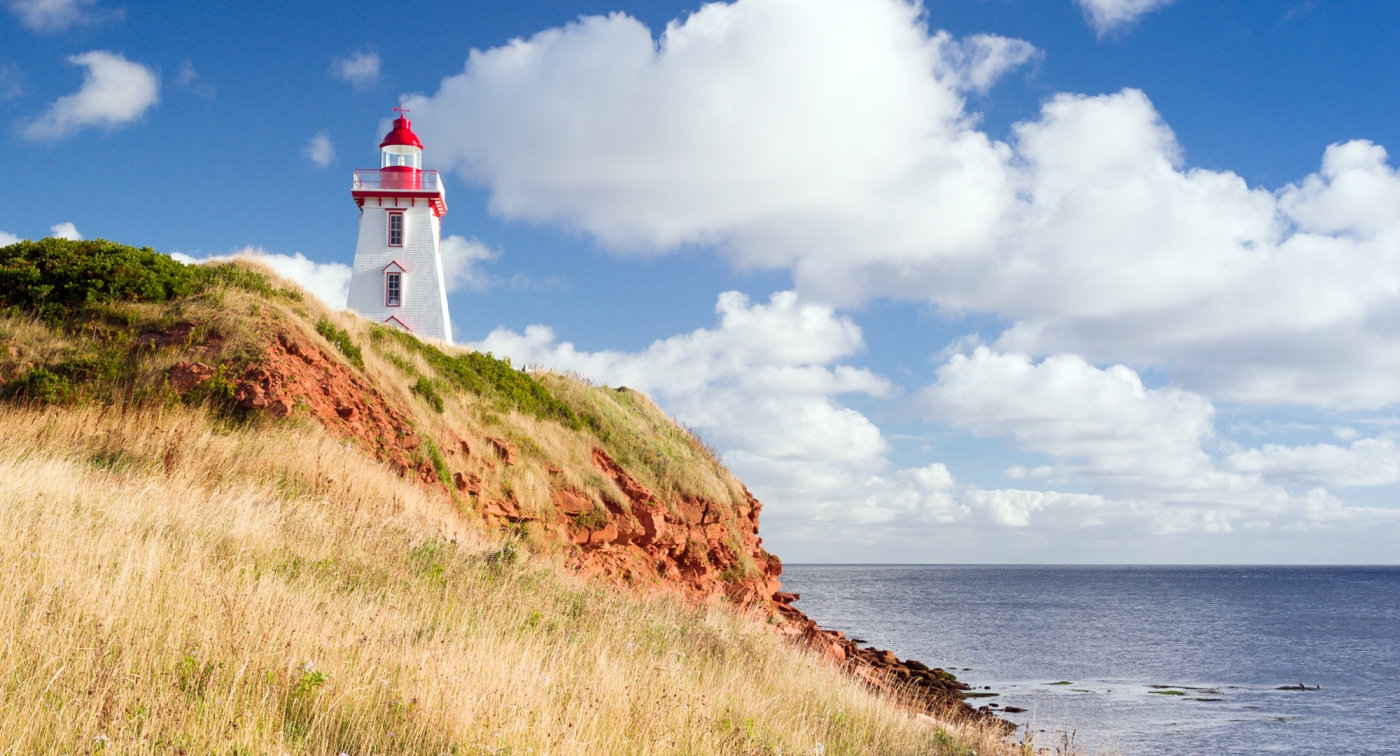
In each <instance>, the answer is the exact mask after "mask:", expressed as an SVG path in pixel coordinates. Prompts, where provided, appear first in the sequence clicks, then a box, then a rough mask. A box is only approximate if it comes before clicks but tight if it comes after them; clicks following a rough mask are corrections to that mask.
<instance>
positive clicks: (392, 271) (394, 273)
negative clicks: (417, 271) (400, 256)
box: [384, 270, 403, 307]
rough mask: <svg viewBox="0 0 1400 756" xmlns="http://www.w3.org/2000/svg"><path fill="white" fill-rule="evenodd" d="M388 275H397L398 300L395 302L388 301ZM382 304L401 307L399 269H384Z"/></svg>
mask: <svg viewBox="0 0 1400 756" xmlns="http://www.w3.org/2000/svg"><path fill="white" fill-rule="evenodd" d="M390 276H398V279H399V301H398V302H397V303H395V302H391V301H389V278H390ZM384 306H385V307H403V273H401V272H400V271H397V270H390V271H385V272H384Z"/></svg>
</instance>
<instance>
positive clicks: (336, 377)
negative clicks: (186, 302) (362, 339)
mask: <svg viewBox="0 0 1400 756" xmlns="http://www.w3.org/2000/svg"><path fill="white" fill-rule="evenodd" d="M182 325H188V324H182ZM176 328H177V329H180V326H177V327H176ZM172 330H174V329H172ZM181 330H183V331H184V335H183V337H178V334H176V335H175V336H172V335H169V334H144V335H143V336H142V338H143V339H147V338H148V337H149V340H150V341H151V343H153V344H162V343H180V342H181V341H184V340H185V339H187V338H188V337H189V334H190V330H189V329H181ZM177 337H178V340H172V339H174V338H177ZM215 372H216V369H215V368H214V367H212V366H210V365H205V364H203V363H199V362H181V363H179V364H177V365H175V366H174V367H172V368H171V369H170V372H169V376H170V385H171V388H173V389H175V390H176V391H178V392H180V393H184V392H186V391H189V390H190V389H192V388H194V387H196V386H198V385H199V384H201V383H203V382H204V381H207V380H208V379H209V378H210V377H212V376H213V375H214V374H215ZM231 380H232V382H233V384H234V401H235V402H236V403H237V406H238V408H239V409H241V410H244V411H250V412H264V413H266V414H268V415H270V416H271V417H275V418H285V417H289V416H291V415H292V413H293V412H297V413H304V414H305V415H307V416H309V417H312V418H314V419H316V420H317V421H318V422H320V423H321V424H322V425H324V426H325V427H326V429H327V430H329V431H331V432H332V433H334V434H335V435H337V436H339V437H340V438H343V439H347V440H353V441H355V442H356V443H358V444H359V445H360V446H362V447H363V448H365V449H367V450H369V451H370V452H372V453H373V454H374V456H375V458H376V459H378V460H380V461H381V462H384V463H386V464H388V465H390V466H391V467H393V468H394V469H395V470H396V471H397V472H398V473H399V474H400V475H403V476H406V477H408V476H411V477H414V478H417V479H418V480H419V481H420V482H422V483H423V484H424V485H427V486H436V487H441V485H442V484H441V482H440V481H439V480H438V477H437V474H436V471H435V470H434V469H433V466H432V462H431V461H429V460H427V459H424V457H423V455H422V454H418V453H416V452H417V450H418V449H419V447H420V446H421V445H422V439H421V438H419V437H418V435H417V434H416V433H415V432H414V430H413V427H412V426H411V425H410V424H409V423H408V420H407V418H406V417H405V415H404V414H403V413H401V412H399V411H398V410H396V409H394V407H393V406H392V405H390V404H389V402H388V401H387V400H386V399H385V397H384V396H383V394H381V393H380V392H379V389H377V388H375V387H374V386H373V385H371V384H370V383H369V382H368V381H366V380H365V379H364V377H362V376H361V375H360V374H359V373H356V372H355V371H354V370H353V369H351V368H350V367H349V366H348V365H346V364H345V363H343V362H341V361H340V360H338V359H335V358H333V357H331V356H329V355H327V354H326V353H325V352H324V351H322V350H321V349H320V348H319V347H317V346H315V345H313V344H311V343H310V342H309V341H307V340H306V339H304V338H301V337H299V336H298V335H296V334H293V333H288V332H285V331H284V332H281V333H278V334H277V336H276V338H274V339H269V340H268V342H267V344H266V346H265V348H264V351H263V353H262V354H261V355H260V356H259V357H258V359H256V360H254V361H253V362H252V364H250V365H248V366H247V367H245V368H244V369H243V371H242V372H241V373H240V374H239V375H237V376H236V377H234V378H232V379H231Z"/></svg>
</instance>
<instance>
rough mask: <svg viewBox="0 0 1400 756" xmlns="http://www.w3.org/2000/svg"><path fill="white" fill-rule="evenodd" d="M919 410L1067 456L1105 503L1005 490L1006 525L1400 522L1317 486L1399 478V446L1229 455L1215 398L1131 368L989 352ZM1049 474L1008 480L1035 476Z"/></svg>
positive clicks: (1160, 527) (1395, 514) (1069, 469)
mask: <svg viewBox="0 0 1400 756" xmlns="http://www.w3.org/2000/svg"><path fill="white" fill-rule="evenodd" d="M917 406H918V407H919V408H920V409H921V410H922V411H923V412H924V413H925V414H926V416H928V417H930V418H933V419H937V420H940V421H943V422H947V423H949V424H951V425H953V426H956V427H960V428H967V429H969V430H971V431H972V432H973V433H974V434H975V435H978V436H985V437H1007V438H1010V439H1011V440H1012V441H1013V443H1014V444H1015V446H1016V447H1017V448H1018V449H1020V450H1023V451H1031V452H1038V453H1041V454H1045V455H1047V456H1050V457H1052V458H1053V459H1055V460H1056V464H1055V466H1054V467H1053V468H1050V470H1053V474H1055V475H1059V476H1064V475H1068V476H1070V477H1073V478H1078V479H1081V480H1084V481H1087V482H1089V483H1091V484H1092V485H1093V487H1094V489H1095V491H1096V493H1097V494H1098V495H1099V496H1098V498H1097V499H1096V500H1095V501H1093V502H1088V501H1086V500H1083V499H1075V498H1072V497H1071V498H1069V499H1064V498H1057V496H1058V495H1054V496H1052V495H1048V494H1047V495H1045V496H1029V494H1028V493H1026V492H1020V493H1015V494H1014V495H1012V494H1007V493H1004V492H1003V493H998V494H997V495H996V496H994V497H992V500H996V501H999V502H1000V503H998V504H997V505H996V511H997V512H998V513H999V514H998V515H997V516H998V518H999V519H1000V521H1002V522H1003V524H1027V523H1029V522H1030V519H1031V518H1032V517H1033V516H1035V515H1036V513H1038V512H1042V511H1044V512H1045V513H1046V514H1047V515H1050V514H1053V513H1054V512H1055V510H1056V509H1058V508H1060V507H1061V505H1063V504H1072V505H1073V507H1074V508H1076V509H1078V510H1081V511H1079V512H1078V514H1079V515H1083V514H1085V511H1084V506H1085V505H1086V504H1089V503H1092V504H1093V505H1094V506H1093V507H1092V509H1093V510H1094V511H1093V512H1092V514H1093V518H1092V520H1093V521H1095V522H1113V521H1118V520H1123V519H1134V520H1139V521H1140V525H1141V527H1144V528H1146V529H1147V530H1148V531H1150V532H1156V533H1173V532H1185V531H1204V532H1232V531H1236V530H1248V529H1261V528H1274V529H1276V528H1284V527H1292V528H1300V527H1311V526H1315V525H1320V524H1326V523H1329V522H1334V521H1337V520H1346V519H1366V518H1370V519H1372V520H1374V521H1378V522H1397V523H1400V510H1375V509H1367V508H1364V507H1346V506H1345V505H1343V504H1342V503H1341V502H1340V501H1339V500H1337V499H1336V498H1335V497H1333V496H1331V495H1330V494H1328V493H1327V492H1326V491H1325V490H1323V489H1321V488H1318V487H1317V486H1375V485H1386V484H1390V483H1394V482H1396V481H1400V450H1397V447H1396V445H1395V444H1394V443H1392V442H1390V441H1386V440H1377V439H1363V440H1359V441H1357V442H1355V443H1353V444H1352V446H1351V448H1350V449H1341V448H1339V447H1335V446H1331V445H1328V444H1321V445H1318V446H1310V447H1284V446H1278V445H1270V446H1266V447H1264V448H1263V449H1252V450H1240V451H1235V452H1233V453H1230V454H1228V455H1225V456H1224V457H1223V458H1218V457H1216V456H1214V455H1213V454H1211V453H1210V452H1209V451H1208V450H1209V449H1210V448H1211V447H1215V446H1220V444H1217V443H1216V439H1215V428H1214V425H1213V423H1212V418H1213V415H1214V412H1215V409H1214V407H1213V406H1212V405H1211V404H1210V402H1209V401H1207V400H1206V399H1205V398H1204V397H1201V396H1199V395H1196V394H1192V393H1190V392H1186V391H1182V390H1180V389H1175V388H1163V389H1150V388H1147V387H1146V386H1144V385H1143V383H1142V380H1141V378H1140V377H1139V376H1138V375H1137V373H1135V372H1134V371H1132V370H1131V369H1129V368H1127V367H1124V366H1122V365H1115V366H1113V367H1110V368H1107V369H1101V368H1097V367H1094V366H1092V365H1089V364H1088V363H1086V362H1085V361H1084V360H1083V359H1082V358H1080V357H1077V356H1073V355H1058V356H1053V357H1048V358H1046V359H1045V360H1043V361H1041V362H1040V363H1035V362H1033V361H1032V360H1031V359H1030V358H1029V357H1027V356H1026V355H1022V354H1001V353H997V352H994V351H992V350H991V349H988V348H987V347H978V348H977V349H976V350H974V351H973V353H972V354H971V355H954V356H953V357H952V358H951V359H950V360H949V361H948V362H947V363H946V364H944V365H943V366H942V367H940V368H939V369H938V380H937V382H936V383H934V384H932V385H930V386H928V387H925V389H924V390H922V391H921V392H920V393H919V396H918V398H917ZM1046 467H1049V466H1046ZM1050 470H1047V469H1045V468H1038V469H1037V470H1035V471H1027V470H1025V469H1024V468H1013V469H1012V470H1011V471H1008V472H1009V473H1010V476H1011V477H1013V478H1018V479H1024V478H1027V477H1031V476H1032V475H1034V474H1035V473H1041V472H1049V471H1050ZM976 496H981V497H986V496H990V494H987V493H985V492H984V493H978V494H976ZM998 497H999V498H998ZM1008 497H1009V498H1008ZM989 501H990V500H989ZM1018 502H1019V503H1018ZM984 503H985V502H984ZM1324 505H1325V506H1324ZM1319 508H1320V509H1319Z"/></svg>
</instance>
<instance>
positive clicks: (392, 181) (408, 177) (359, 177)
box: [354, 168, 447, 196]
mask: <svg viewBox="0 0 1400 756" xmlns="http://www.w3.org/2000/svg"><path fill="white" fill-rule="evenodd" d="M354 188H355V190H365V189H374V190H388V191H402V192H435V193H437V194H440V195H443V196H446V195H447V191H446V189H445V188H444V187H443V185H442V180H441V179H440V178H438V172H437V171H419V172H417V173H413V172H409V171H381V170H379V169H377V168H356V169H355V185H354Z"/></svg>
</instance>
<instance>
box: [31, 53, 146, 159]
mask: <svg viewBox="0 0 1400 756" xmlns="http://www.w3.org/2000/svg"><path fill="white" fill-rule="evenodd" d="M68 61H69V62H70V63H73V64H74V65H79V66H84V67H86V68H87V72H86V73H85V74H84V75H83V86H82V87H81V88H80V89H79V90H78V91H77V92H74V93H73V94H70V95H66V96H64V97H60V98H58V99H57V100H56V101H54V103H53V104H52V105H50V106H49V108H48V109H47V110H45V111H44V112H43V113H42V114H41V115H40V116H39V117H38V118H36V119H35V120H33V121H31V122H29V123H28V124H26V125H25V126H24V128H23V134H24V136H26V137H27V138H29V139H35V140H57V139H62V138H63V137H66V136H69V135H70V134H73V133H75V132H78V131H81V130H83V129H86V128H90V127H94V126H97V127H101V128H105V129H116V128H120V127H122V126H125V125H126V124H129V123H131V122H132V121H135V120H137V119H139V118H141V117H142V116H144V115H145V114H146V111H148V110H150V109H151V108H152V107H155V105H156V103H158V102H160V81H159V80H158V79H157V78H156V75H155V73H154V72H152V71H151V69H149V68H146V67H145V66H143V65H141V64H140V63H134V62H132V61H129V60H127V59H126V58H125V57H123V56H121V55H119V54H117V53H111V52H107V51H105V50H94V51H92V52H87V53H83V54H82V55H74V56H72V57H70V58H68Z"/></svg>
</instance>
